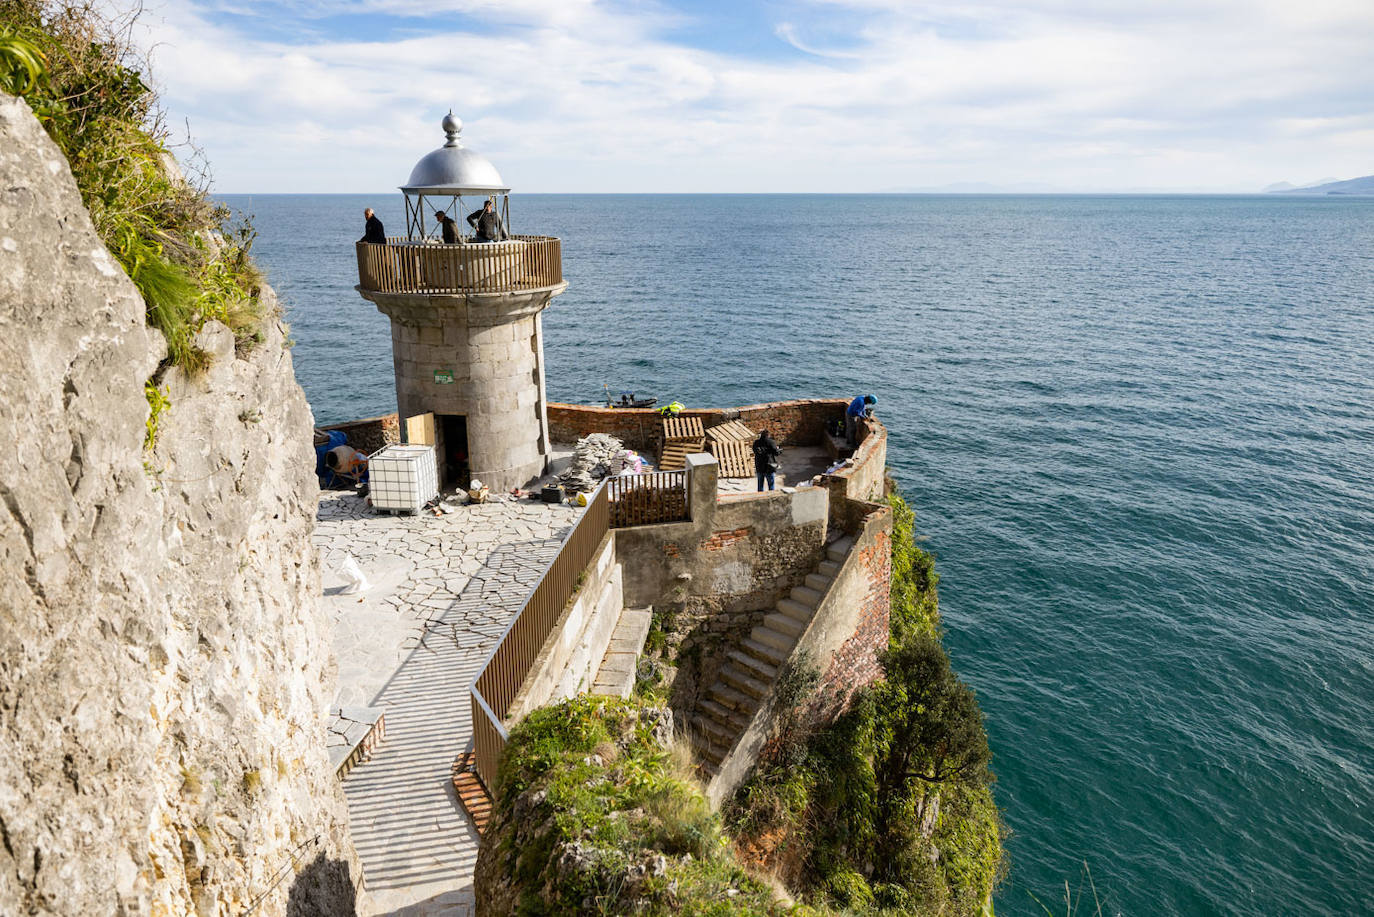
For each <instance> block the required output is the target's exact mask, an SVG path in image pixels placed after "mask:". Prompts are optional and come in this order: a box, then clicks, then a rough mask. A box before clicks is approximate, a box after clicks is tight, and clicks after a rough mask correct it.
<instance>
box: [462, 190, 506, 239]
mask: <svg viewBox="0 0 1374 917" xmlns="http://www.w3.org/2000/svg"><path fill="white" fill-rule="evenodd" d="M468 225H469V226H471V227H472V228H473V229H475V230H477V241H478V242H501V241H503V240H505V239H509V238H510V236H509V235H508V234H507V233H506V227H505V226H503V225H501V215H500V214H499V213H497V212H496V207H495V206H494V205H493V204H492V202H491V199H490V198H488V199H487V200H486V201H485V202H484V203H483V204H482V209H481V210H474V211H473V212H472V213H469V214H468Z"/></svg>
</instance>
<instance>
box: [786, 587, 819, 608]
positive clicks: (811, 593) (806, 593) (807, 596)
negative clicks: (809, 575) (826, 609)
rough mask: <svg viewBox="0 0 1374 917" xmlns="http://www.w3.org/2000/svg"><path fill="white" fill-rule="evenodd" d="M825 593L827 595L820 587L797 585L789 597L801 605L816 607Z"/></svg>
mask: <svg viewBox="0 0 1374 917" xmlns="http://www.w3.org/2000/svg"><path fill="white" fill-rule="evenodd" d="M823 595H825V593H824V592H823V591H822V590H820V589H812V588H811V587H809V586H797V587H796V588H794V589H793V590H792V594H791V595H790V596H788V598H790V599H791V600H792V601H794V602H796V603H797V604H799V605H806V606H809V607H811V608H815V607H816V606H817V605H819V604H820V603H821V596H823Z"/></svg>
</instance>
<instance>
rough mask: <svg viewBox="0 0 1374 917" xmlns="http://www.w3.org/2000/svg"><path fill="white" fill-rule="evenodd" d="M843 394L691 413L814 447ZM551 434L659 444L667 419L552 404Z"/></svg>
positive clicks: (566, 439) (839, 412)
mask: <svg viewBox="0 0 1374 917" xmlns="http://www.w3.org/2000/svg"><path fill="white" fill-rule="evenodd" d="M845 404H846V402H845V400H844V399H842V398H802V399H797V400H794V401H774V402H770V403H767V404H751V405H749V406H747V407H742V408H694V409H688V410H686V411H683V412H682V416H685V417H700V418H701V424H702V426H703V427H707V428H709V427H713V426H715V425H716V424H718V423H723V422H724V421H726V420H735V419H738V420H740V421H742V422H743V423H744V425H745V426H747V427H748V428H749V429H751V430H754V431H755V432H757V431H758V430H761V429H763V428H764V427H767V428H768V430H769V432H770V433H772V434H773V438H774V439H776V440H777V441H778V442H779V443H780V444H781V445H784V446H814V445H817V444H819V443H821V442H822V441H823V437H824V434H825V425H826V422H827V421H831V420H836V419H841V418H843V417H844V408H845ZM548 413H549V436H550V437H551V438H552V439H553V441H554V442H556V443H572V442H576V441H577V440H578V439H580V438H581V437H583V436H586V435H587V434H588V433H609V434H610V435H612V436H614V437H616V438H617V439H619V440H620V441H621V442H623V443H624V444H625V445H626V446H628V447H629V448H631V449H637V450H639V451H641V452H653V451H654V450H656V449H657V448H658V438H659V431H660V429H661V423H660V419H659V415H658V411H656V410H654V409H653V408H604V407H593V406H591V405H583V404H560V403H558V402H550V403H549V406H548Z"/></svg>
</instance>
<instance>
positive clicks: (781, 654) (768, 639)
mask: <svg viewBox="0 0 1374 917" xmlns="http://www.w3.org/2000/svg"><path fill="white" fill-rule="evenodd" d="M768 617H770V618H781V617H782V615H779V614H773V615H769V616H768ZM749 638H750V639H749V640H746V641H745V643H746V644H747V643H749V642H750V640H752V641H753V642H754V643H762V644H763V645H764V646H769V647H772V648H773V649H774V650H776V651H777V660H778V661H782V660H783V659H786V658H787V657H788V655H790V654H791V652H792V647H794V646H796V645H797V638H796V637H793V636H789V635H787V634H783V633H779V632H778V631H776V630H773V629H772V628H771V627H769V626H767V625H766V624H765V625H762V626H760V627H756V628H754V631H753V633H751V634H750V635H749Z"/></svg>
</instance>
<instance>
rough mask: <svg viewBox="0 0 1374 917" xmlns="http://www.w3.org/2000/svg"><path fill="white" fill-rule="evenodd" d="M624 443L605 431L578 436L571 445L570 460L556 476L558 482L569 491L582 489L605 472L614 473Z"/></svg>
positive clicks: (617, 468) (595, 483)
mask: <svg viewBox="0 0 1374 917" xmlns="http://www.w3.org/2000/svg"><path fill="white" fill-rule="evenodd" d="M624 452H625V445H624V443H622V442H621V441H620V440H618V439H616V438H615V437H614V436H611V435H609V434H607V433H592V434H589V435H587V436H584V437H582V438H581V439H579V440H578V441H577V445H576V446H575V447H573V457H572V464H571V465H569V466H568V470H567V471H565V472H563V473H562V474H560V475H559V476H558V483H560V484H562V485H563V489H564V490H566V491H568V492H569V493H586V492H588V491H591V490H595V489H596V485H597V484H598V483H600V481H601V479H602V478H604V477H606V475H608V474H612V473H618V472H619V471H620V468H619V467H618V466H620V465H621V464H622V463H623V459H622V458H621V456H622V454H623V453H624Z"/></svg>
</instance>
